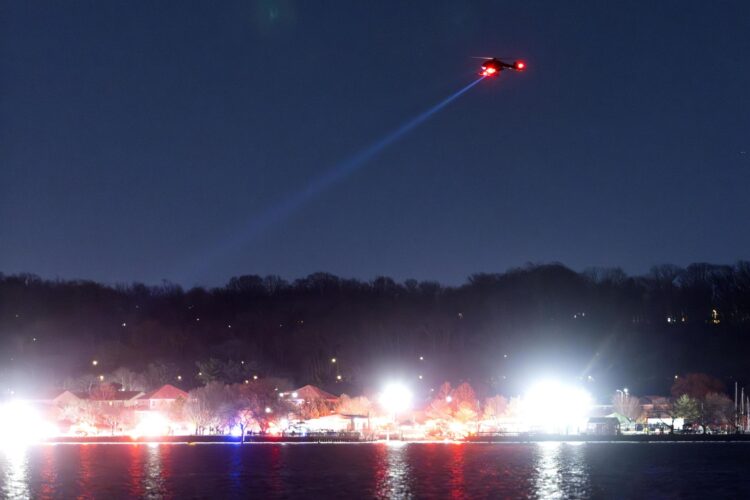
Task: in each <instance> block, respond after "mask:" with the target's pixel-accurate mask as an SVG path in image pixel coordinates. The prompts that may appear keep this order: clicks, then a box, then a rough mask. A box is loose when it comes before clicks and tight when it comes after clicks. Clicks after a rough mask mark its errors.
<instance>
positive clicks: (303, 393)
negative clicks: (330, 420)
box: [290, 384, 339, 406]
mask: <svg viewBox="0 0 750 500" xmlns="http://www.w3.org/2000/svg"><path fill="white" fill-rule="evenodd" d="M290 396H291V397H290V400H291V401H293V402H295V403H297V404H302V403H310V402H313V401H316V402H317V401H322V402H324V403H326V404H327V405H331V406H335V405H336V403H338V401H339V397H338V396H335V395H333V394H331V393H330V392H326V391H324V390H323V389H321V388H320V387H315V386H314V385H309V384H308V385H306V386H303V387H300V388H299V389H297V390H296V391H292V392H291V393H290Z"/></svg>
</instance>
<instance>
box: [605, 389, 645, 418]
mask: <svg viewBox="0 0 750 500" xmlns="http://www.w3.org/2000/svg"><path fill="white" fill-rule="evenodd" d="M612 406H613V407H614V409H615V411H616V412H617V413H619V414H620V415H624V416H626V417H628V419H629V420H630V421H635V420H637V419H638V418H639V417H640V416H641V414H642V411H641V400H640V399H638V398H637V397H635V396H633V395H631V394H628V393H622V392H616V393H615V394H614V395H613V396H612Z"/></svg>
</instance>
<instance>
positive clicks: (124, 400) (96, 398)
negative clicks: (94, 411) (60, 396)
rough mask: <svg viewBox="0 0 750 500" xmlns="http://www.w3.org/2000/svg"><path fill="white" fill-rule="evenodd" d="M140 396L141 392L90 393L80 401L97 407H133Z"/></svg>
mask: <svg viewBox="0 0 750 500" xmlns="http://www.w3.org/2000/svg"><path fill="white" fill-rule="evenodd" d="M142 395H143V392H142V391H113V392H111V393H107V392H102V393H101V394H97V393H96V392H92V393H91V394H88V395H86V397H85V398H82V399H86V400H88V401H90V402H92V403H94V404H96V405H99V406H105V405H106V406H122V407H133V406H136V405H137V404H138V398H139V397H141V396H142Z"/></svg>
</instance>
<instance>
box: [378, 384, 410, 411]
mask: <svg viewBox="0 0 750 500" xmlns="http://www.w3.org/2000/svg"><path fill="white" fill-rule="evenodd" d="M411 400H412V394H411V391H410V390H409V389H408V388H407V387H406V386H404V385H402V384H397V383H393V384H388V385H387V386H386V387H385V388H384V389H383V392H382V393H381V394H380V404H381V405H383V408H385V409H386V410H388V412H390V413H394V414H395V413H401V412H404V411H406V410H408V409H409V408H411Z"/></svg>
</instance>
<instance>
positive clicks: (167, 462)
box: [0, 442, 750, 499]
mask: <svg viewBox="0 0 750 500" xmlns="http://www.w3.org/2000/svg"><path fill="white" fill-rule="evenodd" d="M748 454H750V443H747V444H744V443H740V444H736V445H732V444H705V445H700V444H674V445H662V444H660V445H648V444H643V445H640V444H639V445H628V444H570V443H539V444H497V445H481V444H476V445H472V444H453V443H450V444H443V443H428V444H404V443H400V442H393V443H390V444H384V443H374V444H359V445H347V444H340V445H327V444H320V445H315V444H312V445H288V446H287V445H244V446H239V445H197V446H186V445H150V446H149V445H87V446H76V445H71V446H68V445H61V446H32V447H30V448H26V449H24V448H17V449H10V450H4V451H2V452H0V498H248V497H253V498H264V499H265V498H352V497H354V498H356V497H362V498H373V497H374V498H454V499H458V498H545V499H546V498H588V497H599V498H609V497H620V498H624V497H625V498H643V497H652V498H653V497H659V498H661V497H672V498H681V497H692V498H701V497H702V498H710V497H712V496H713V497H743V498H750V478H749V477H747V474H746V473H745V470H744V469H745V464H746V463H747V461H746V459H745V457H746V456H747V455H748ZM634 478H637V481H634V480H633V479H634Z"/></svg>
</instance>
